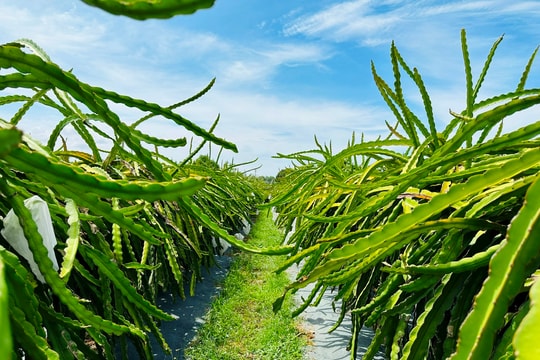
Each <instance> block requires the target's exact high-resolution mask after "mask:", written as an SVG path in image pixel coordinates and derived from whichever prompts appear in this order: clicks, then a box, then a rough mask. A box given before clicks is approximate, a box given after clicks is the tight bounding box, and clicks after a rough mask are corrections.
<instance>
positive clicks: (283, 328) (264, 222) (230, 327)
mask: <svg viewBox="0 0 540 360" xmlns="http://www.w3.org/2000/svg"><path fill="white" fill-rule="evenodd" d="M281 240H282V234H281V232H280V230H279V229H278V228H277V227H276V226H275V224H274V222H273V221H272V215H271V214H270V213H268V212H267V211H266V210H264V211H261V212H260V214H259V216H258V218H257V221H256V223H255V225H254V226H253V229H252V230H251V233H250V235H249V236H248V238H247V241H249V242H250V243H251V244H254V245H261V246H269V245H278V244H280V242H281ZM234 256H235V259H234V261H233V264H232V266H231V269H230V273H229V275H228V276H227V278H226V280H225V283H224V284H223V290H222V292H221V294H220V295H219V296H218V297H217V298H216V299H215V300H214V302H213V303H212V306H211V309H210V311H209V312H208V314H207V316H206V322H205V324H204V325H203V326H202V327H201V328H200V329H199V331H198V334H197V336H196V338H195V340H194V341H193V342H192V344H191V346H190V347H188V349H187V350H186V352H185V354H186V359H191V360H203V359H204V360H218V359H219V360H226V359H231V360H233V359H238V360H240V359H242V360H246V359H256V360H266V359H276V360H277V359H279V360H293V359H302V356H303V355H302V354H303V348H304V346H305V344H306V338H305V336H304V334H303V331H302V330H301V327H300V326H299V325H298V324H299V322H298V321H297V320H296V319H292V318H291V316H290V313H291V309H292V307H293V300H292V299H290V298H288V300H287V301H285V303H284V306H283V309H282V310H281V311H280V312H279V313H277V314H274V313H273V311H272V303H273V302H274V300H276V299H277V298H278V297H280V296H281V295H282V293H283V289H284V287H285V286H286V285H287V284H288V283H289V281H290V280H289V278H288V276H287V274H286V273H281V274H275V273H274V270H275V269H277V268H278V267H279V265H280V264H281V263H282V262H283V261H284V259H285V258H284V257H283V256H263V255H254V254H248V253H238V254H236V255H234Z"/></svg>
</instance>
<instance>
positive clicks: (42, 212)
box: [1, 195, 58, 283]
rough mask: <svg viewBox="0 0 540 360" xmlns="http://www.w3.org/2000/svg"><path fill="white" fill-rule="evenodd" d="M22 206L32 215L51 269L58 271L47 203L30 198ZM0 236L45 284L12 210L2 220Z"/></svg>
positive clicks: (54, 241) (33, 197) (54, 240)
mask: <svg viewBox="0 0 540 360" xmlns="http://www.w3.org/2000/svg"><path fill="white" fill-rule="evenodd" d="M24 205H25V206H26V208H27V209H28V210H30V213H31V214H32V219H34V222H35V223H36V225H37V228H38V232H39V234H40V235H41V237H42V238H43V244H44V245H45V247H46V248H47V251H48V254H49V258H50V259H51V260H52V262H53V268H54V269H55V270H56V271H58V262H57V261H56V257H55V255H54V247H55V246H56V236H55V235H54V229H53V225H52V220H51V214H50V213H49V207H48V206H47V203H46V202H45V201H44V200H43V199H42V198H40V197H39V196H37V195H36V196H32V197H31V198H28V199H26V200H25V201H24ZM1 233H2V236H3V237H4V238H5V239H6V240H7V242H8V243H9V244H10V245H11V246H12V247H13V249H14V250H15V251H16V252H17V253H18V254H19V255H21V256H22V257H24V258H25V259H26V261H28V263H29V264H30V268H31V269H32V272H33V273H34V275H36V278H37V279H38V280H39V281H41V282H42V283H45V279H44V278H43V275H42V274H41V272H40V271H39V268H38V265H37V264H36V262H35V261H34V256H33V254H32V252H31V251H30V248H29V247H28V240H27V239H26V237H25V236H24V232H23V229H22V227H21V225H20V223H19V219H18V218H17V215H15V213H14V212H13V209H12V210H10V211H9V212H8V214H7V215H6V217H5V218H4V228H3V229H2V230H1Z"/></svg>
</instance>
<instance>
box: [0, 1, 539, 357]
mask: <svg viewBox="0 0 540 360" xmlns="http://www.w3.org/2000/svg"><path fill="white" fill-rule="evenodd" d="M84 1H85V2H87V3H89V4H91V5H95V6H99V7H101V8H103V9H105V10H107V11H110V12H112V13H115V14H124V15H128V16H131V17H134V18H137V19H144V18H152V17H157V18H163V17H170V16H173V15H175V14H184V13H191V12H194V11H196V10H198V9H202V8H207V7H210V6H212V4H213V1H212V0H184V1H172V0H158V1H153V0H152V1H144V0H143V1H115V0H84ZM461 40H462V51H463V60H464V68H465V84H466V94H467V95H466V99H465V101H464V103H465V104H464V110H463V111H461V112H452V116H453V118H452V119H451V121H450V122H449V123H448V124H445V127H444V129H440V128H438V127H440V125H441V123H440V122H438V121H436V119H435V116H434V113H433V107H432V103H431V99H430V96H429V93H428V91H427V88H426V84H424V81H423V79H422V77H421V75H420V73H419V72H418V70H417V69H416V68H411V67H410V66H409V65H408V64H407V63H406V62H405V60H404V59H403V57H402V56H401V54H400V52H399V51H398V49H397V48H396V47H395V46H394V45H392V47H391V52H390V55H391V56H390V59H391V66H392V69H393V75H394V76H393V79H392V82H391V83H389V82H386V81H385V80H384V79H382V78H381V77H380V76H379V74H378V72H377V70H376V68H375V66H374V65H373V66H372V73H373V77H374V80H375V83H376V85H377V87H378V89H379V91H380V93H381V95H382V97H383V100H384V101H385V103H386V104H387V105H388V107H389V108H390V110H391V112H392V113H393V115H394V116H395V118H396V122H395V124H394V125H392V124H390V123H388V122H387V126H388V129H389V133H388V135H387V136H386V137H385V138H382V137H381V138H379V139H377V140H374V141H364V139H363V138H361V140H360V142H357V139H356V138H355V137H354V136H353V138H352V139H351V142H350V144H349V146H348V147H346V148H345V149H344V150H342V151H340V152H339V153H336V154H334V153H332V150H331V148H329V147H327V146H325V145H321V144H319V143H316V148H315V149H313V150H308V151H304V152H299V153H295V154H291V155H283V154H281V155H279V156H280V157H282V158H286V159H289V160H293V161H294V162H295V163H296V164H297V166H295V167H293V168H290V169H285V170H283V171H281V172H280V173H279V174H278V175H277V176H276V179H275V183H276V185H275V186H274V187H273V195H274V197H273V200H272V202H271V203H269V204H267V207H268V208H269V207H273V206H274V207H276V208H277V209H278V211H279V219H278V223H279V225H281V226H282V227H283V228H284V229H285V230H286V231H288V230H291V229H294V233H293V235H292V236H291V237H289V238H287V242H288V243H287V244H282V243H281V239H282V237H283V236H282V234H281V233H280V232H279V231H277V230H276V229H275V228H274V226H273V224H272V222H271V219H270V217H269V216H268V215H267V214H266V213H263V215H261V216H260V219H259V222H258V223H257V226H256V227H255V229H254V230H253V231H254V232H253V235H252V237H251V239H250V241H249V242H247V243H245V242H243V241H240V240H238V239H236V238H235V237H234V236H232V234H234V233H235V232H236V230H237V229H238V228H239V227H241V226H243V224H245V222H249V221H250V219H251V218H252V216H253V214H254V210H255V208H256V206H257V205H259V204H260V203H261V202H262V201H263V199H264V198H265V197H266V194H267V193H268V192H269V191H270V190H272V188H271V186H270V184H269V182H270V179H266V180H265V179H257V178H253V177H249V176H246V175H244V174H242V173H240V172H238V171H237V170H236V168H235V166H233V165H226V166H222V167H220V166H219V163H218V161H217V160H214V159H212V158H210V157H209V156H205V155H203V156H200V155H199V157H198V158H197V159H196V160H195V157H196V155H198V154H199V152H200V150H201V149H202V148H203V147H204V146H205V145H207V144H211V145H212V146H217V147H218V148H219V152H218V153H221V151H222V150H224V149H228V150H231V151H236V150H237V149H236V146H235V144H232V143H230V142H229V141H227V140H226V139H223V138H220V137H219V136H217V135H216V134H215V133H214V131H215V128H216V126H217V123H218V120H219V117H218V118H217V119H216V121H215V122H214V124H213V125H212V126H211V128H210V129H203V128H201V127H200V126H198V125H197V124H195V123H193V122H192V121H190V120H189V119H186V118H185V117H183V116H181V115H180V114H179V113H178V112H177V110H178V108H180V107H182V106H183V105H185V104H187V103H190V102H192V101H195V100H197V99H198V98H199V97H201V96H203V95H204V94H205V93H206V92H207V91H209V90H210V88H211V87H212V85H213V81H211V82H210V84H209V85H208V86H207V87H206V88H205V89H203V90H202V91H200V92H199V93H197V94H195V95H194V96H192V97H191V98H189V99H186V100H184V101H180V102H178V103H176V104H172V105H169V106H163V105H159V104H154V103H148V102H146V101H144V100H141V99H135V98H132V97H130V96H127V95H123V94H118V93H115V92H112V91H109V90H105V89H101V88H98V87H94V86H91V85H90V84H86V83H83V82H81V81H80V80H78V79H77V77H76V75H75V74H74V73H72V72H71V71H66V70H64V69H61V68H60V67H59V66H58V65H56V64H55V63H54V62H53V61H52V60H51V59H50V58H49V57H48V56H47V54H46V53H45V52H44V51H43V50H42V49H40V48H39V47H38V46H37V45H36V44H34V43H33V42H32V41H30V40H17V41H14V42H11V43H8V44H3V45H0V70H1V71H0V74H1V75H0V90H2V91H3V92H2V93H1V94H0V106H7V107H9V108H10V109H15V110H14V111H13V113H12V116H11V117H10V118H9V119H0V217H1V218H2V226H3V229H2V232H1V236H0V328H1V329H2V334H3V335H4V336H3V337H2V340H1V341H0V357H2V359H4V358H7V359H10V358H11V359H18V358H32V359H103V358H105V359H113V358H114V355H115V354H114V351H113V349H115V348H116V347H118V348H120V351H121V353H122V356H123V358H126V357H127V355H126V351H125V349H126V347H127V341H128V340H129V341H130V342H132V343H133V344H134V345H135V347H136V348H137V350H138V352H139V355H140V357H141V358H146V359H148V358H151V357H152V349H150V345H149V341H148V340H149V334H150V333H152V334H153V335H154V336H155V337H156V338H157V339H158V341H159V342H160V345H161V346H162V348H163V349H164V350H165V351H167V350H168V349H169V348H168V345H167V344H166V342H165V341H164V340H163V337H162V335H161V333H160V330H159V326H158V325H159V323H160V322H161V321H167V320H170V319H172V318H173V317H172V315H170V314H167V313H165V312H163V311H162V310H160V309H158V308H157V307H156V305H155V298H156V294H157V293H158V291H169V292H173V293H175V294H178V296H180V297H184V296H185V294H184V293H183V291H184V283H185V282H188V283H189V284H190V285H191V289H192V290H191V291H193V288H194V286H193V285H194V283H195V282H196V281H198V280H199V279H200V271H201V267H204V266H209V265H212V263H213V261H214V254H216V253H218V252H219V251H220V249H216V248H215V247H214V246H213V243H214V242H215V239H216V238H222V239H225V240H226V241H228V242H229V243H231V244H232V245H234V246H235V247H237V248H239V249H241V250H244V251H246V252H247V253H242V254H241V255H239V257H238V259H237V261H236V262H235V265H234V267H233V272H232V274H231V276H230V277H229V278H228V280H227V283H226V285H225V290H224V292H223V296H222V297H220V298H218V300H217V302H216V304H215V305H214V308H213V310H212V312H211V313H210V314H209V315H208V326H207V327H205V328H204V329H203V330H202V331H201V333H200V335H199V338H198V340H197V346H196V347H193V348H192V349H190V354H191V356H192V357H193V358H197V357H198V356H202V358H205V359H206V358H212V357H215V358H241V359H245V358H250V357H251V358H261V359H262V358H279V359H286V358H287V357H286V356H291V358H296V357H299V356H300V354H301V346H302V339H301V336H298V335H300V334H301V331H299V330H298V329H297V328H296V327H295V326H294V323H293V322H292V320H291V319H290V317H289V315H288V314H289V313H290V311H289V309H290V306H292V304H291V300H290V298H289V297H288V296H287V295H288V292H294V291H295V290H296V289H299V288H301V287H305V286H306V285H307V284H314V290H313V292H312V294H311V296H309V297H308V298H306V299H305V302H304V304H302V305H301V306H300V308H299V309H298V310H297V311H295V313H300V312H301V310H302V309H304V308H305V307H307V306H308V305H310V304H311V303H313V302H316V301H317V299H318V295H320V294H322V293H323V292H324V291H326V290H327V289H328V288H335V289H336V290H337V291H335V292H334V294H335V300H343V301H342V304H343V306H342V308H341V314H345V312H348V311H350V312H351V314H352V328H353V332H352V337H351V343H350V347H351V348H352V349H353V351H352V356H353V357H354V356H355V351H354V350H355V349H356V345H357V336H358V334H359V331H360V329H361V328H362V327H363V326H369V327H373V328H374V329H375V337H374V338H373V339H372V343H371V346H370V347H369V348H368V350H367V353H366V354H364V356H363V358H364V359H370V358H373V355H374V354H375V353H376V352H377V351H378V350H379V349H381V348H382V349H383V350H384V351H385V352H386V354H387V355H388V357H389V358H391V359H442V358H450V359H453V360H461V359H486V358H492V359H536V358H538V350H537V349H538V346H537V343H538V342H537V341H535V340H536V339H537V335H536V338H535V337H534V336H535V334H536V333H537V331H536V325H537V322H538V321H537V320H538V314H539V313H540V311H539V309H540V305H539V301H538V299H539V293H540V291H539V289H540V287H539V285H538V282H539V281H538V278H539V277H540V271H539V268H540V242H539V241H538V239H539V238H540V202H539V201H538V199H539V198H540V179H539V177H540V139H539V135H540V121H538V119H531V121H530V122H529V123H528V124H526V125H524V126H522V127H520V128H517V129H516V127H512V128H511V129H510V130H506V129H505V127H504V125H505V122H506V123H508V122H510V121H512V120H513V119H515V118H513V117H514V116H515V115H520V114H522V112H523V111H524V110H527V109H530V108H532V107H534V106H537V105H538V104H540V89H538V88H528V87H527V79H528V75H529V72H530V69H531V67H532V65H533V61H534V58H535V56H536V52H537V50H535V51H534V52H533V54H532V56H531V57H530V58H529V60H528V61H527V62H524V63H525V64H524V71H523V73H522V76H521V78H520V79H519V80H518V81H516V83H517V84H516V85H515V86H514V87H513V88H511V89H510V90H508V92H505V93H502V94H500V95H498V96H494V97H491V98H487V99H479V95H480V89H481V88H482V84H483V83H484V80H485V78H486V76H487V73H488V70H489V68H490V64H491V62H492V60H493V58H494V55H495V52H496V49H497V47H498V45H499V43H500V42H501V40H502V38H501V39H499V40H497V41H496V42H495V43H494V45H493V47H492V49H491V50H490V52H489V54H488V56H487V59H486V62H485V64H484V66H483V68H482V69H481V71H480V72H479V76H478V78H477V79H476V80H474V79H473V72H472V69H471V63H470V59H469V52H468V45H467V39H466V36H465V32H464V31H463V33H462V39H461ZM405 81H409V82H411V83H412V85H414V86H416V88H417V89H418V92H419V94H417V96H418V95H419V97H420V98H421V99H422V101H423V105H424V109H423V112H424V113H423V115H417V114H416V113H415V111H413V108H412V107H411V106H409V104H408V103H407V101H406V99H407V97H406V96H405V95H404V90H403V89H404V86H403V85H404V82H405ZM112 103H114V108H120V107H122V106H126V107H129V108H131V109H137V110H139V112H140V117H138V118H135V119H128V120H126V119H121V118H120V117H119V116H118V114H117V113H115V112H114V111H113V110H112V109H111V106H110V105H111V104H112ZM36 107H38V108H45V109H47V111H49V112H50V111H54V112H55V113H56V114H57V119H58V122H57V125H56V126H55V128H54V129H51V134H50V138H49V140H48V141H47V144H45V145H42V144H39V143H38V142H36V141H35V140H34V139H32V138H31V137H29V136H28V135H27V134H24V133H23V132H21V131H20V130H19V128H18V124H19V122H20V121H21V120H22V119H23V118H25V116H26V115H27V113H28V110H29V109H31V108H32V109H33V108H36ZM156 118H159V119H160V120H161V121H172V122H173V123H175V124H177V125H178V126H179V127H181V128H183V131H185V133H186V136H190V137H191V141H190V144H191V147H190V150H189V151H188V155H187V156H186V158H185V159H184V160H182V161H180V162H177V161H173V160H171V159H168V158H167V157H165V156H163V155H162V149H163V148H164V147H175V148H179V147H183V146H186V145H187V144H188V140H187V138H185V137H182V138H178V139H160V138H156V137H154V136H152V135H150V134H144V133H142V132H141V131H139V130H138V126H139V125H140V124H141V123H143V122H146V121H151V120H153V119H156ZM67 127H72V128H73V129H74V130H75V132H76V133H77V134H78V136H79V137H80V140H82V142H83V143H84V144H86V147H87V149H86V150H84V151H81V150H73V149H70V148H69V147H68V144H67V142H66V141H65V139H64V137H63V136H62V134H63V132H64V131H65V129H66V128H67ZM197 142H199V143H198V144H196V143H197ZM51 234H52V235H51ZM255 254H257V255H255ZM261 255H281V256H284V255H288V257H286V258H284V257H278V256H274V257H265V256H261ZM296 263H301V264H302V268H301V270H300V273H299V275H298V278H297V279H296V281H295V282H293V283H292V284H288V281H287V277H286V275H284V274H283V273H282V271H283V270H285V269H286V268H288V267H289V266H291V265H293V264H296ZM276 269H277V271H278V272H280V274H279V275H275V274H272V272H273V271H274V270H276ZM283 288H285V293H284V294H282V291H280V289H283ZM274 299H277V300H276V301H275V302H274V303H273V310H275V311H278V310H279V309H280V308H281V309H283V310H282V311H281V312H277V315H275V316H274V315H272V314H270V313H269V311H270V309H271V305H270V304H271V302H272V301H273V300H274ZM342 320H343V318H340V319H339V320H338V322H337V323H336V326H339V323H340V321H342ZM232 325H234V329H233V328H231V326H232ZM10 334H11V336H10ZM291 339H293V340H291ZM212 353H213V354H214V355H211V354H212ZM218 353H219V354H220V355H218ZM233 353H234V354H236V355H232V354H233ZM202 354H204V355H202Z"/></svg>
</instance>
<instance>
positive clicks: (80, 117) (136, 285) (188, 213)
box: [0, 40, 283, 359]
mask: <svg viewBox="0 0 540 360" xmlns="http://www.w3.org/2000/svg"><path fill="white" fill-rule="evenodd" d="M0 69H1V72H0V89H1V90H2V94H0V105H1V106H4V107H6V108H9V109H15V110H14V111H13V115H12V116H11V118H10V119H0V216H1V218H2V220H3V221H2V227H1V228H2V232H1V237H0V328H1V329H2V339H1V340H0V358H2V359H9V358H12V359H16V358H31V359H60V358H61V359H72V358H76V359H103V358H107V359H113V358H115V356H116V355H115V354H120V355H121V356H122V357H124V358H125V357H127V350H126V349H127V346H128V343H132V344H133V345H134V346H135V347H136V349H137V351H138V353H139V354H140V357H141V358H152V351H151V348H150V345H149V334H153V336H155V337H156V339H158V342H159V343H160V345H161V346H162V347H163V349H165V350H166V351H167V350H169V347H168V345H167V343H166V342H165V340H164V338H163V336H162V334H161V332H160V330H159V324H160V322H161V321H170V320H173V319H174V318H175V317H174V316H173V315H171V314H168V313H165V312H163V311H162V310H160V309H159V308H158V307H156V305H155V300H156V297H157V295H158V293H160V292H172V293H174V294H176V295H177V296H178V297H179V298H184V297H185V296H187V294H190V295H193V292H194V288H195V283H196V282H197V281H199V280H200V279H201V268H204V267H208V266H211V265H212V264H213V263H214V255H215V254H218V253H220V252H222V250H223V249H221V247H222V246H229V245H230V244H232V245H236V246H238V247H240V248H246V249H247V250H251V251H255V252H265V250H264V249H263V250H261V249H258V248H254V247H250V246H249V245H248V244H245V243H244V242H243V241H241V240H239V239H237V238H236V237H235V236H233V235H234V234H235V233H237V232H239V231H240V230H241V229H242V228H244V227H246V226H248V224H249V223H250V222H251V219H252V216H253V214H254V211H255V205H256V204H257V203H259V202H260V201H261V200H262V195H261V191H260V189H259V187H258V186H257V185H256V183H255V182H253V181H252V180H251V179H250V178H248V177H247V176H245V175H243V174H242V173H241V172H239V171H238V170H237V167H236V166H234V165H226V166H219V165H218V163H217V162H216V161H214V160H211V159H210V158H209V157H208V156H199V157H198V158H197V159H195V156H196V154H198V152H199V151H200V150H201V149H203V147H204V146H205V145H206V144H214V146H216V145H217V146H218V147H220V148H221V149H230V150H233V151H236V147H235V145H234V144H232V143H230V142H228V141H226V140H224V139H221V138H219V137H217V136H216V135H214V133H213V130H214V128H215V127H216V125H217V120H216V122H215V123H214V124H213V126H212V127H211V129H209V130H205V129H203V128H201V127H199V126H197V125H196V124H195V123H193V122H191V121H190V120H188V119H186V118H184V117H182V116H181V115H179V114H178V113H177V112H175V111H174V110H175V109H176V108H178V107H180V106H182V105H185V104H187V103H189V102H191V101H194V100H196V99H198V98H199V97H200V96H202V95H203V94H204V93H205V92H206V91H208V90H209V89H210V87H211V85H212V84H213V82H211V83H210V84H209V86H208V87H207V88H205V89H204V90H203V91H201V92H200V93H198V94H196V95H195V96H193V97H191V98H190V99H187V100H185V101H182V102H179V103H177V104H174V105H171V106H169V107H163V106H160V105H157V104H153V103H148V102H146V101H143V100H139V99H135V98H132V97H128V96H125V95H121V94H117V93H115V92H112V91H108V90H104V89H101V88H97V87H93V86H90V85H88V84H85V83H83V82H81V81H79V80H78V79H77V78H76V77H75V76H74V75H73V74H72V73H71V72H70V71H65V70H63V69H61V68H60V67H58V66H57V65H56V64H54V63H53V62H52V61H51V59H50V58H49V57H48V56H47V54H45V52H44V51H42V50H41V49H40V48H39V47H38V46H37V45H35V44H34V43H33V42H31V41H29V40H20V41H17V42H13V43H10V44H5V45H2V46H0ZM111 104H114V106H115V109H116V108H121V106H125V107H130V108H135V109H138V110H140V111H141V113H142V114H144V116H143V117H141V118H139V119H136V121H131V123H129V122H127V121H125V120H121V119H120V116H119V115H118V114H117V113H116V112H114V111H113V110H112V105H111ZM31 109H32V111H33V112H35V113H38V114H50V113H51V111H52V112H53V113H54V114H55V116H56V118H57V119H59V120H58V122H57V124H56V126H55V128H54V129H53V130H52V131H51V135H50V137H49V139H48V141H47V144H46V145H41V144H40V143H38V142H37V141H35V140H34V139H32V138H31V137H30V136H28V135H27V134H25V133H23V132H22V131H21V130H20V128H19V122H20V121H21V120H23V119H26V118H27V117H30V110H31ZM134 120H135V119H134ZM150 120H153V121H162V122H164V121H170V122H173V123H176V124H177V125H179V126H178V129H179V132H180V133H181V132H184V133H185V134H186V135H187V136H192V137H194V139H200V144H198V145H197V146H195V145H194V144H193V141H194V140H192V142H191V146H190V150H189V151H187V153H188V155H187V156H186V158H185V159H184V160H183V161H181V162H178V161H173V160H171V159H168V158H167V157H165V156H163V155H162V154H161V153H160V151H161V150H162V149H163V148H164V147H174V148H180V147H185V146H187V144H188V141H187V139H186V138H184V137H182V138H179V139H161V138H157V137H154V136H150V135H148V134H145V133H143V132H141V131H139V130H138V127H139V125H140V124H141V123H143V122H145V121H150ZM28 121H35V119H33V120H28ZM68 129H69V130H70V131H71V132H72V134H73V133H75V134H76V136H78V137H79V138H80V140H81V141H82V142H83V143H84V144H85V147H86V149H87V150H84V151H83V150H80V149H77V150H75V149H70V148H69V147H68V145H67V142H66V140H65V137H64V136H63V134H64V133H65V132H66V131H68ZM70 136H73V135H70ZM103 144H109V145H107V146H105V145H103ZM266 251H269V252H272V251H276V252H279V251H283V249H281V250H273V249H267V250H266Z"/></svg>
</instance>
